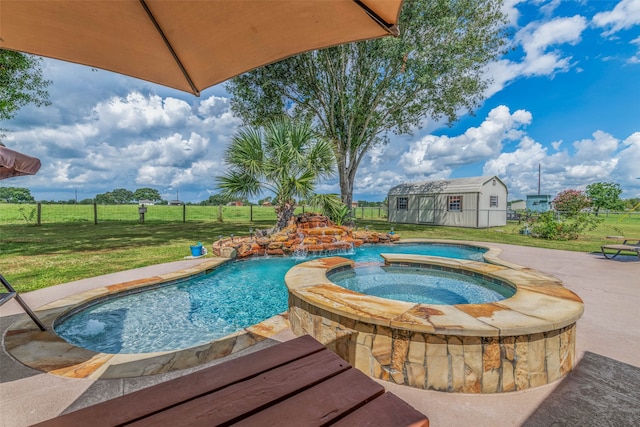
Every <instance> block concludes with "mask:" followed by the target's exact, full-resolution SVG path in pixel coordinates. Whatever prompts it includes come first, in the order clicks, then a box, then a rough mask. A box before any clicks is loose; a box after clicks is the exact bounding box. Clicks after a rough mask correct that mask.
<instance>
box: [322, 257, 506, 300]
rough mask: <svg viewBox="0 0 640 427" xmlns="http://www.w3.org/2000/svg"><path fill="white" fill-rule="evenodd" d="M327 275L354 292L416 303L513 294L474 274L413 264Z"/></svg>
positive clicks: (368, 268)
mask: <svg viewBox="0 0 640 427" xmlns="http://www.w3.org/2000/svg"><path fill="white" fill-rule="evenodd" d="M327 277H328V279H329V280H331V281H332V282H333V283H335V284H336V285H339V286H342V287H343V288H346V289H350V290H352V291H355V292H360V293H362V294H366V295H372V296H376V297H380V298H386V299H393V300H398V301H406V302H412V303H416V304H436V305H445V304H446V305H454V304H486V303H489V302H496V301H500V300H503V299H505V298H509V297H511V296H513V294H515V289H514V288H512V287H506V286H504V285H501V284H498V283H495V282H492V281H489V280H486V279H483V278H480V277H477V276H473V275H467V274H462V273H459V272H452V271H438V270H432V269H429V270H427V269H424V268H416V267H383V266H367V267H360V268H350V269H346V270H341V271H339V272H337V273H332V274H330V275H328V276H327Z"/></svg>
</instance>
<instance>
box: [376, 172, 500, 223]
mask: <svg viewBox="0 0 640 427" xmlns="http://www.w3.org/2000/svg"><path fill="white" fill-rule="evenodd" d="M507 195H508V191H507V186H506V185H505V184H504V182H502V180H500V178H498V177H497V176H479V177H473V178H456V179H443V180H436V181H425V182H415V183H406V184H400V185H398V186H395V187H393V188H392V189H391V190H389V195H388V200H389V222H395V223H405V224H427V225H448V226H454V227H471V228H484V227H498V226H503V225H506V223H507Z"/></svg>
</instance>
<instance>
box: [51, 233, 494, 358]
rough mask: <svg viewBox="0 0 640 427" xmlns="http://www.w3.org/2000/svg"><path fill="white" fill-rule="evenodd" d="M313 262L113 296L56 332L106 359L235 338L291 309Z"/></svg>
mask: <svg viewBox="0 0 640 427" xmlns="http://www.w3.org/2000/svg"><path fill="white" fill-rule="evenodd" d="M484 252H485V250H483V249H480V248H473V247H468V246H453V245H437V244H398V245H367V246H362V247H360V248H357V249H355V250H353V251H352V252H351V253H346V254H340V256H344V257H345V258H351V259H353V260H354V261H356V262H369V263H370V262H382V258H381V257H380V254H381V253H405V254H422V255H434V256H443V257H448V258H462V259H473V260H478V261H481V260H482V254H483V253H484ZM305 260H306V259H295V258H279V257H271V258H253V259H249V260H246V261H239V262H232V263H228V264H226V265H223V266H222V267H220V268H218V269H216V270H215V271H214V272H212V273H211V274H207V275H204V276H199V277H195V278H192V279H189V280H187V281H183V282H181V283H177V284H172V285H167V286H162V287H159V288H156V289H150V290H147V291H144V292H139V293H135V294H129V295H124V296H118V297H112V298H109V299H106V300H105V301H103V302H100V303H98V304H93V305H91V306H88V307H87V308H85V309H83V310H81V311H79V312H77V313H75V314H73V315H72V316H69V317H67V318H65V319H62V321H60V322H56V324H55V325H54V328H55V331H56V333H57V334H58V335H59V336H61V337H62V338H64V339H65V340H67V341H68V342H70V343H71V344H74V345H76V346H79V347H83V348H88V349H90V350H94V351H98V352H102V353H148V352H156V351H169V350H179V349H183V348H188V347H193V346H196V345H198V344H203V343H206V342H209V341H212V340H214V339H218V338H221V337H224V336H227V335H229V334H231V333H233V332H236V331H239V330H242V329H243V328H246V327H248V326H251V325H255V324H257V323H260V322H261V321H263V320H265V319H268V318H270V317H272V316H275V315H276V314H279V313H282V312H285V311H286V310H287V308H288V307H287V288H286V286H285V284H284V276H285V274H286V272H287V271H288V270H289V269H290V268H291V267H293V266H294V265H295V264H297V263H300V262H303V261H305Z"/></svg>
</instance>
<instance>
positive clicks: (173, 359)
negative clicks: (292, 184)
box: [4, 258, 289, 379]
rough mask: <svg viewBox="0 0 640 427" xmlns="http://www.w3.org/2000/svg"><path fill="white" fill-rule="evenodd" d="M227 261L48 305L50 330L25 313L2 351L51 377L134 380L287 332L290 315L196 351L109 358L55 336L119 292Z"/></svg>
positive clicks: (41, 313) (41, 311) (43, 311)
mask: <svg viewBox="0 0 640 427" xmlns="http://www.w3.org/2000/svg"><path fill="white" fill-rule="evenodd" d="M228 261H230V260H229V259H228V258H215V259H210V260H207V261H204V262H202V263H200V264H198V265H196V266H194V267H189V268H185V269H182V270H178V271H175V272H171V273H166V274H159V275H156V276H152V277H148V278H145V279H140V280H133V281H128V282H122V283H116V284H113V285H109V286H103V287H99V288H94V289H91V290H89V291H85V292H81V293H77V294H74V295H70V296H68V297H66V298H62V299H60V300H57V301H53V302H51V303H49V304H45V305H43V306H42V307H39V308H38V309H36V310H35V312H36V314H37V315H38V317H39V318H40V319H41V320H42V322H43V323H44V325H45V326H46V327H47V330H46V331H40V330H39V329H38V328H37V326H36V325H35V324H34V323H33V321H32V320H31V319H30V318H29V317H28V316H27V315H26V314H25V315H23V317H22V318H21V319H19V320H17V321H16V322H15V323H13V324H12V325H11V326H10V327H9V328H8V329H7V331H6V333H5V336H4V347H5V349H6V351H7V353H9V354H10V355H11V356H13V357H14V358H15V359H16V360H18V361H19V362H21V363H22V364H24V365H26V366H29V367H31V368H33V369H37V370H39V371H43V372H46V373H49V374H53V375H58V376H62V377H67V378H90V379H109V378H131V377H139V376H145V375H155V374H160V373H165V372H170V371H174V370H178V369H185V368H190V367H194V366H198V365H201V364H204V363H207V362H210V361H212V360H215V359H219V358H221V357H224V356H228V355H229V354H232V353H236V352H238V351H241V350H244V349H246V348H248V347H250V346H252V345H254V344H256V343H258V342H260V341H262V340H264V339H267V338H269V337H271V336H273V335H275V334H277V333H278V332H281V331H283V330H286V329H288V328H289V323H288V321H287V317H286V314H281V315H276V316H274V317H272V318H270V319H267V320H265V321H263V322H261V323H259V324H257V325H253V326H251V327H248V328H245V329H244V330H241V331H238V332H235V333H233V334H231V335H228V336H226V337H223V338H220V339H217V340H214V341H211V342H208V343H205V344H201V345H198V346H195V347H190V348H186V349H182V350H177V351H163V352H154V353H139V354H108V353H99V352H95V351H91V350H87V349H84V348H81V347H76V346H74V345H72V344H70V343H68V342H67V341H65V340H63V339H62V338H60V337H59V336H58V335H57V334H56V333H55V332H54V331H53V324H54V322H55V320H56V319H58V318H59V317H60V316H64V315H65V314H67V313H70V312H73V311H74V310H77V309H78V308H79V307H81V306H85V305H87V304H90V303H92V302H96V301H99V300H101V299H104V298H106V297H109V296H110V295H113V294H116V293H122V292H127V293H131V292H136V291H141V290H146V289H149V288H153V287H158V286H167V285H171V284H173V283H177V282H180V281H182V280H187V279H190V278H192V277H197V276H199V275H204V274H207V273H210V272H211V271H213V270H215V269H216V268H218V267H219V266H221V265H222V264H224V263H226V262H228Z"/></svg>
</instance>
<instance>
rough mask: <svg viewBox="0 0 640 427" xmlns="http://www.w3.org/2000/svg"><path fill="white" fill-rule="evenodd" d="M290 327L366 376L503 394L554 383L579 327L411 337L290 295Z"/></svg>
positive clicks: (568, 365) (568, 363)
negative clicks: (506, 333)
mask: <svg viewBox="0 0 640 427" xmlns="http://www.w3.org/2000/svg"><path fill="white" fill-rule="evenodd" d="M289 321H290V323H291V328H292V330H293V332H294V333H295V334H296V335H298V336H299V335H302V334H309V335H311V336H313V337H315V338H316V339H317V340H319V341H320V342H322V343H323V344H324V345H326V346H327V347H328V348H330V349H331V350H333V351H335V352H336V353H337V354H338V355H339V356H340V357H342V358H344V359H345V360H346V361H347V362H349V363H350V364H352V365H353V366H354V367H356V368H357V369H359V370H361V371H362V372H364V373H365V374H367V375H369V376H371V377H374V378H379V379H382V380H386V381H392V382H394V383H397V384H404V385H408V386H411V387H416V388H420V389H430V390H438V391H446V392H461V393H501V392H509V391H517V390H525V389H528V388H532V387H537V386H540V385H544V384H548V383H550V382H553V381H555V380H557V379H559V378H561V377H563V376H565V375H566V374H567V373H569V372H570V371H571V369H572V368H573V365H574V362H575V338H576V336H575V323H574V324H571V325H569V326H566V327H564V328H561V329H558V330H552V331H548V332H544V333H536V334H530V335H522V336H505V337H475V336H457V335H439V334H428V333H421V332H411V331H406V330H402V329H395V328H390V327H387V326H383V325H374V324H370V323H363V322H361V321H359V320H354V319H351V318H347V317H343V316H339V315H337V314H335V313H331V312H329V311H326V310H323V309H320V308H318V307H315V306H312V305H310V304H308V303H306V302H305V301H303V300H301V299H299V298H297V297H296V296H293V295H291V294H290V296H289Z"/></svg>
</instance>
